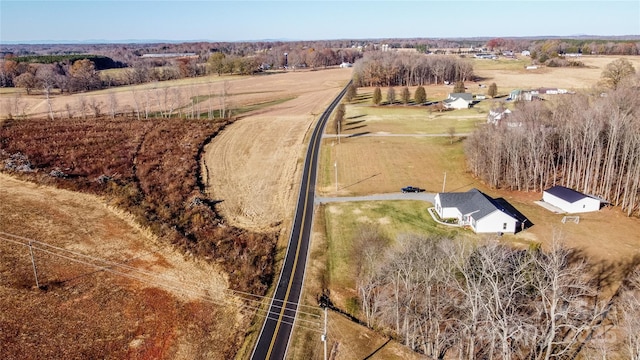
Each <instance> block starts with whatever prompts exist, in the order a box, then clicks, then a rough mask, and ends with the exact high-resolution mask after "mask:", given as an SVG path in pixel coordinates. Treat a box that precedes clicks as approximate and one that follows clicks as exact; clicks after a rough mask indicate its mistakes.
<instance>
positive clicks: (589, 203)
mask: <svg viewBox="0 0 640 360" xmlns="http://www.w3.org/2000/svg"><path fill="white" fill-rule="evenodd" d="M542 200H543V201H544V202H546V203H548V204H551V205H553V206H555V207H558V208H560V209H561V210H562V211H565V212H567V213H570V214H574V213H583V212H591V211H598V210H600V199H596V198H594V197H592V196H589V195H585V194H583V193H581V192H578V191H575V190H573V189H569V188H566V187H564V186H559V185H556V186H554V187H552V188H549V189H547V190H545V191H544V192H543V193H542Z"/></svg>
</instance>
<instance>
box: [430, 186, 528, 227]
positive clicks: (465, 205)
mask: <svg viewBox="0 0 640 360" xmlns="http://www.w3.org/2000/svg"><path fill="white" fill-rule="evenodd" d="M438 195H439V200H440V206H442V207H443V208H457V209H458V211H459V212H460V213H461V214H462V215H463V216H464V215H470V216H472V217H473V218H474V219H476V220H480V219H482V218H483V217H485V216H487V215H489V214H491V213H493V212H495V211H500V212H502V213H504V214H506V215H507V216H509V217H511V218H514V219H515V218H516V217H515V216H513V215H512V214H510V213H509V212H508V211H506V210H505V209H504V208H503V207H502V206H500V205H499V204H497V203H496V202H495V201H494V200H493V199H491V198H490V197H488V196H487V195H485V194H483V193H482V192H480V190H478V189H471V190H469V191H467V192H463V193H462V192H454V193H439V194H438Z"/></svg>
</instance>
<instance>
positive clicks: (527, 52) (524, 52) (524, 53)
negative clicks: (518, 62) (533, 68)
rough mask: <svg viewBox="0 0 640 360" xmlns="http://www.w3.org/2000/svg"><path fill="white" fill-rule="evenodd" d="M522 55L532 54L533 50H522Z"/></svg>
mask: <svg viewBox="0 0 640 360" xmlns="http://www.w3.org/2000/svg"><path fill="white" fill-rule="evenodd" d="M520 55H522V56H531V51H529V50H522V52H521V53H520Z"/></svg>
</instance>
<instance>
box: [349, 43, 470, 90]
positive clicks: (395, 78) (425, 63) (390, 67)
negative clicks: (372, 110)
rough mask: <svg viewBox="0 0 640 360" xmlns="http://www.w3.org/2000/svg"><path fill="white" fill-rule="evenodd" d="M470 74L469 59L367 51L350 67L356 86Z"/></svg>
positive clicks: (458, 78)
mask: <svg viewBox="0 0 640 360" xmlns="http://www.w3.org/2000/svg"><path fill="white" fill-rule="evenodd" d="M472 77H473V65H472V64H471V62H470V61H469V60H465V59H461V58H458V57H454V56H445V55H430V56H425V55H423V54H418V53H396V52H367V53H365V54H364V56H363V58H362V59H360V60H358V61H357V62H356V63H355V65H354V67H353V79H354V83H355V84H356V86H369V87H373V86H418V85H428V84H442V83H444V82H445V81H448V82H451V83H454V82H458V81H466V80H469V79H471V78H472Z"/></svg>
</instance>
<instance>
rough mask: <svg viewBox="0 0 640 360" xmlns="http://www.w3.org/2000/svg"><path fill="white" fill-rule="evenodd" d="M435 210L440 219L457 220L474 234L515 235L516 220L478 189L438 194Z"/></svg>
mask: <svg viewBox="0 0 640 360" xmlns="http://www.w3.org/2000/svg"><path fill="white" fill-rule="evenodd" d="M435 208H436V212H437V213H438V216H440V218H442V219H457V220H458V224H459V225H460V226H469V227H471V229H473V231H474V232H476V233H515V232H516V230H517V226H518V223H519V221H518V219H517V217H516V216H515V215H513V214H511V213H510V212H509V211H507V210H506V209H505V208H504V207H503V206H501V205H500V204H498V203H497V202H496V201H495V200H494V199H492V198H490V197H489V196H487V195H485V194H483V193H482V192H480V191H479V190H478V189H471V190H469V191H467V192H452V193H438V194H436V197H435Z"/></svg>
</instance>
